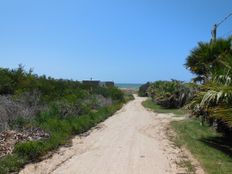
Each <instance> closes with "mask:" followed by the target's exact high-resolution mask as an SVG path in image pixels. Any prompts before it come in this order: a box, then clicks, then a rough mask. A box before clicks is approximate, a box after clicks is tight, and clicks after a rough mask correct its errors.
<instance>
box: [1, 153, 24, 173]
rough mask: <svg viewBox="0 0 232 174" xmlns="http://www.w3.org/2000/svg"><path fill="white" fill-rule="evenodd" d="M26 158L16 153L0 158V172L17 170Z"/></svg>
mask: <svg viewBox="0 0 232 174" xmlns="http://www.w3.org/2000/svg"><path fill="white" fill-rule="evenodd" d="M25 162H26V160H25V159H24V158H22V157H19V156H18V155H16V154H13V155H7V156H5V157H3V158H1V159H0V174H6V173H11V172H15V171H18V170H19V169H20V168H21V167H22V165H23V164H25Z"/></svg>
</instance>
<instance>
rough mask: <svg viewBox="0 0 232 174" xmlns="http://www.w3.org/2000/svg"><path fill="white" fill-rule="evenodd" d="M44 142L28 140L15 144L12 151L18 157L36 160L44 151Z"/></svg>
mask: <svg viewBox="0 0 232 174" xmlns="http://www.w3.org/2000/svg"><path fill="white" fill-rule="evenodd" d="M44 147H45V146H44V142H42V141H28V142H25V143H20V144H16V146H15V149H14V152H15V153H16V154H18V155H19V156H20V157H23V158H24V157H26V159H27V160H32V161H34V160H36V159H37V158H38V157H39V156H41V155H42V154H43V153H44V151H43V149H44Z"/></svg>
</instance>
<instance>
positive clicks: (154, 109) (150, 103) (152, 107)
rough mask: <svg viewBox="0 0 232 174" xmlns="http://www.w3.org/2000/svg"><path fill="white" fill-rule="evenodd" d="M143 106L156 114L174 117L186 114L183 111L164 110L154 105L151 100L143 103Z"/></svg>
mask: <svg viewBox="0 0 232 174" xmlns="http://www.w3.org/2000/svg"><path fill="white" fill-rule="evenodd" d="M142 104H143V106H144V107H146V108H149V109H151V110H152V111H154V112H157V113H173V114H174V115H175V116H184V115H185V114H186V112H185V111H184V110H183V109H166V108H163V107H162V106H160V105H158V104H156V103H154V102H153V101H152V100H151V99H147V100H146V101H144V102H143V103H142Z"/></svg>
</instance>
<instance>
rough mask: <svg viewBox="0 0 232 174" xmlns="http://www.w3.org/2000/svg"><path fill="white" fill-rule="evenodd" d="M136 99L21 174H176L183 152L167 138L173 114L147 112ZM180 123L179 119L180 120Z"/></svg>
mask: <svg viewBox="0 0 232 174" xmlns="http://www.w3.org/2000/svg"><path fill="white" fill-rule="evenodd" d="M143 100H144V98H140V97H136V99H135V100H134V101H131V102H129V103H128V104H127V105H125V106H124V107H123V108H122V109H121V110H120V111H118V112H117V113H116V114H115V115H114V116H112V117H110V118H109V119H107V120H106V121H105V122H103V123H101V124H100V125H99V126H97V127H96V128H95V129H93V130H91V131H90V132H89V134H87V135H85V136H77V137H75V138H74V139H73V145H72V146H71V147H66V148H65V147H63V148H61V149H60V150H59V151H58V152H57V153H55V154H54V155H53V156H52V157H51V158H49V159H47V160H44V161H42V162H40V163H37V164H30V165H27V166H26V167H25V169H24V170H22V171H21V172H20V173H21V174H31V173H33V174H48V173H52V174H64V173H65V174H66V173H67V174H77V173H78V174H166V173H167V174H176V173H186V172H185V169H184V168H180V167H179V166H178V165H177V164H176V163H177V161H180V160H181V159H180V158H181V157H180V149H177V148H176V147H174V146H173V145H172V144H171V142H170V141H169V140H168V139H167V137H166V134H165V132H166V129H167V125H168V123H169V122H170V121H171V120H172V119H173V117H172V116H171V115H169V114H155V113H153V112H150V111H148V110H146V109H145V108H143V106H142V105H141V102H142V101H143ZM176 119H177V118H176Z"/></svg>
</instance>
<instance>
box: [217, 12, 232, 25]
mask: <svg viewBox="0 0 232 174" xmlns="http://www.w3.org/2000/svg"><path fill="white" fill-rule="evenodd" d="M230 16H232V13H230V14H228V15H227V16H226V17H225V18H224V19H223V20H221V21H220V22H219V23H217V24H216V25H217V27H218V26H219V25H221V24H222V23H223V22H225V21H226V20H227V19H228V18H229V17H230Z"/></svg>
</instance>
